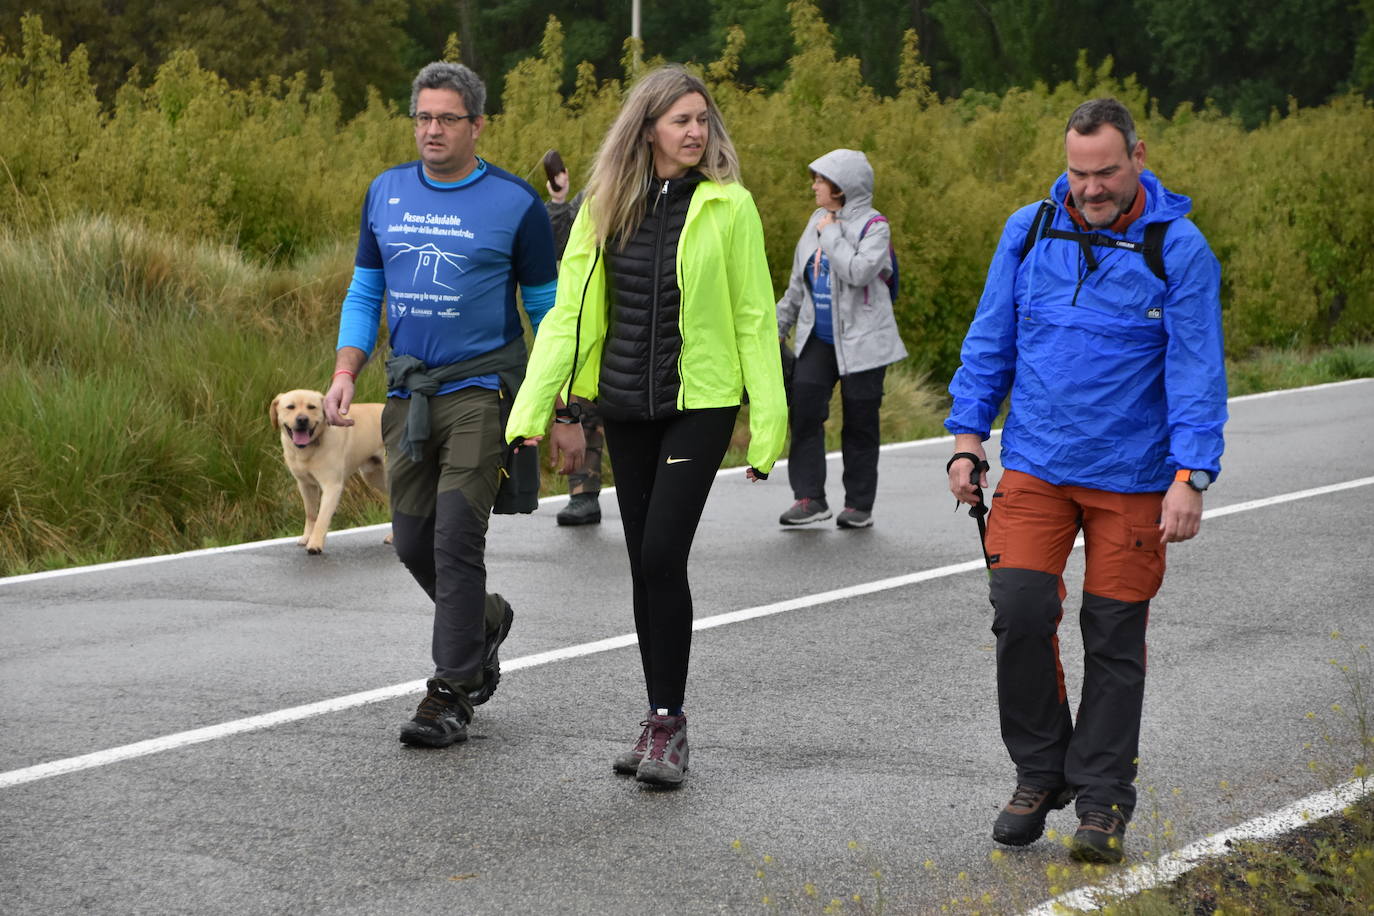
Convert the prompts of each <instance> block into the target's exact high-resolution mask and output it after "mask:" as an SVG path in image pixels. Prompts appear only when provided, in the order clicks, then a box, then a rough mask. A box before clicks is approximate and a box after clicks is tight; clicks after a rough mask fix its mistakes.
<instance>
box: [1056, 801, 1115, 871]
mask: <svg viewBox="0 0 1374 916" xmlns="http://www.w3.org/2000/svg"><path fill="white" fill-rule="evenodd" d="M1125 842H1126V819H1125V818H1123V817H1122V816H1121V815H1119V814H1115V813H1112V812H1110V811H1084V812H1083V813H1082V814H1080V815H1079V816H1078V830H1077V832H1075V833H1074V835H1073V843H1072V844H1071V845H1070V846H1069V856H1070V857H1071V858H1074V859H1076V860H1078V861H1079V862H1095V863H1098V864H1101V865H1115V864H1117V863H1118V862H1120V861H1122V860H1123V859H1125V858H1126V848H1125Z"/></svg>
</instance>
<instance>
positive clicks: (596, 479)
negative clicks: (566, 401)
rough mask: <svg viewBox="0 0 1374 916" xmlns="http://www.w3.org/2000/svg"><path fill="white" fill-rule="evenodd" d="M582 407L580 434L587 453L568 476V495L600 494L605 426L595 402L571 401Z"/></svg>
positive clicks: (576, 399)
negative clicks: (584, 441)
mask: <svg viewBox="0 0 1374 916" xmlns="http://www.w3.org/2000/svg"><path fill="white" fill-rule="evenodd" d="M573 400H574V401H575V402H577V403H578V404H581V405H582V434H583V436H585V437H586V439H587V453H586V455H585V456H584V457H583V458H582V463H581V464H580V465H578V466H577V470H575V471H573V472H572V473H571V474H569V475H568V495H569V496H576V495H577V494H578V493H600V492H601V453H602V451H603V449H604V448H605V445H606V435H605V424H604V423H603V422H602V420H601V414H600V413H598V412H597V409H596V402H595V401H587V400H583V399H582V398H574V399H573Z"/></svg>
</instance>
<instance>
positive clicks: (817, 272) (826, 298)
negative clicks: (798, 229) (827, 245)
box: [806, 251, 835, 345]
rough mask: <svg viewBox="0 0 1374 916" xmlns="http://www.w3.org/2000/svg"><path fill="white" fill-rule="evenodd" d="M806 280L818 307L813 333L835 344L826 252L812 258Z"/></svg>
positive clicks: (828, 261) (828, 262)
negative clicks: (817, 259)
mask: <svg viewBox="0 0 1374 916" xmlns="http://www.w3.org/2000/svg"><path fill="white" fill-rule="evenodd" d="M818 256H819V257H820V259H821V263H820V268H819V269H817V267H816V258H817V257H818ZM806 280H807V283H808V285H809V286H810V287H811V301H812V302H813V303H814V304H815V306H816V326H815V327H814V328H812V330H811V333H812V334H815V335H816V336H817V337H819V338H820V339H821V340H823V341H825V342H826V343H828V344H832V345H833V344H834V343H835V324H834V322H833V321H832V320H831V316H832V314H833V313H832V312H831V309H830V301H831V295H830V259H829V258H827V257H826V256H825V253H824V252H820V251H818V252H817V253H816V254H814V255H812V256H811V260H810V261H809V262H808V263H807V265H806Z"/></svg>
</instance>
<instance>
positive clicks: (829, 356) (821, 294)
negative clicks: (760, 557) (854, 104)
mask: <svg viewBox="0 0 1374 916" xmlns="http://www.w3.org/2000/svg"><path fill="white" fill-rule="evenodd" d="M810 169H811V179H812V180H811V189H812V190H813V191H814V192H815V194H816V212H814V213H812V214H811V218H810V220H808V221H807V224H806V229H805V231H803V232H802V234H801V238H800V239H799V240H798V241H797V250H796V253H795V254H794V255H793V258H792V276H791V279H790V280H789V281H788V284H787V291H786V292H785V293H783V295H782V298H781V299H779V300H778V305H777V313H778V333H779V334H781V335H782V336H783V337H784V338H786V336H787V334H788V332H789V331H790V330H791V329H792V328H794V327H795V328H796V340H795V347H796V353H797V362H796V367H795V368H794V370H793V375H792V390H791V394H792V400H791V426H792V449H791V452H790V454H789V457H788V461H787V474H788V480H789V482H790V483H791V485H792V495H793V497H794V498H795V499H796V502H795V503H794V504H793V505H792V507H791V508H790V509H788V510H787V511H786V512H784V513H783V514H782V517H781V518H779V519H778V521H779V522H780V523H782V524H784V525H805V524H808V523H810V522H818V521H824V520H825V519H828V518H830V517H831V515H832V513H831V511H830V505H829V503H827V502H826V498H825V421H826V420H827V419H829V417H830V395H831V392H833V391H834V390H835V383H836V382H839V383H840V399H841V403H842V404H843V406H844V423H843V426H842V427H841V430H840V443H841V453H842V457H843V459H844V475H843V484H844V494H845V495H844V506H845V507H844V511H842V512H841V513H840V515H839V517H838V518H837V519H836V523H837V524H838V525H839V526H840V527H841V528H867V527H869V526H871V525H872V524H873V499H874V496H875V494H876V492H877V489H878V444H879V435H878V409H879V407H880V406H881V405H882V400H883V377H884V375H885V374H886V371H887V369H886V367H887V366H888V365H890V364H891V363H895V362H897V361H898V360H901V359H904V358H905V357H906V347H905V346H903V345H902V337H901V335H900V334H899V333H898V332H897V320H896V318H895V317H894V316H893V314H892V297H891V294H890V293H889V291H888V287H887V279H888V276H889V274H890V272H891V269H892V263H891V257H890V255H889V253H888V246H889V241H890V239H891V232H890V230H889V226H888V223H887V219H886V218H885V217H883V215H882V214H881V213H879V212H878V211H877V210H875V209H873V204H872V201H873V167H872V166H871V165H869V164H868V158H867V157H866V156H864V154H863V153H861V152H859V151H857V150H851V149H837V150H832V151H830V152H828V153H826V154H825V155H824V156H822V157H820V158H819V159H817V160H816V161H815V162H812V163H811V166H810Z"/></svg>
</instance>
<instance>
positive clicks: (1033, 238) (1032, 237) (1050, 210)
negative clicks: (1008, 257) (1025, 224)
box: [1017, 200, 1054, 261]
mask: <svg viewBox="0 0 1374 916" xmlns="http://www.w3.org/2000/svg"><path fill="white" fill-rule="evenodd" d="M1053 214H1054V201H1052V200H1042V201H1041V202H1040V209H1039V210H1036V211H1035V219H1033V220H1031V224H1030V229H1028V230H1027V231H1026V240H1025V241H1024V242H1022V243H1021V256H1020V257H1019V258H1017V260H1018V261H1024V260H1025V259H1026V255H1028V254H1030V250H1031V249H1032V248H1034V247H1035V243H1036V242H1038V241H1040V236H1041V235H1043V234H1044V231H1045V227H1046V226H1048V225H1049V224H1050V219H1051V218H1052V216H1053Z"/></svg>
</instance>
